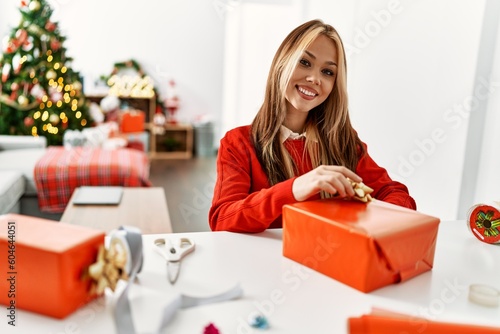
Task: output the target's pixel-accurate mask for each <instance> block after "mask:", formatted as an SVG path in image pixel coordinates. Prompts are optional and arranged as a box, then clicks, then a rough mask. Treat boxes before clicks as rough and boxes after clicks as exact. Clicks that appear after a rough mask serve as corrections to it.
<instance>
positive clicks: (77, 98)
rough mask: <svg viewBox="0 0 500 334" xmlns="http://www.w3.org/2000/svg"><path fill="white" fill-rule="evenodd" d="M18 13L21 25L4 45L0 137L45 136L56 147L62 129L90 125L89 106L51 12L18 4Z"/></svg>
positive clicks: (36, 1) (35, 1)
mask: <svg viewBox="0 0 500 334" xmlns="http://www.w3.org/2000/svg"><path fill="white" fill-rule="evenodd" d="M19 11H20V13H21V22H20V23H19V25H18V26H17V27H15V28H14V29H12V31H11V33H10V35H9V36H6V37H5V38H4V39H3V41H2V54H1V55H0V70H1V73H2V77H1V81H0V88H1V94H0V133H1V134H9V135H33V136H45V137H47V142H48V143H49V144H50V145H60V144H61V143H62V137H63V134H64V131H65V130H66V129H82V128H84V127H87V126H90V125H91V124H92V120H91V118H90V114H89V111H88V110H89V106H88V103H87V102H86V99H85V97H84V95H83V93H82V84H81V82H80V78H79V74H78V72H75V71H73V70H72V69H71V67H70V66H69V65H70V63H71V60H72V58H70V57H67V56H66V49H65V48H64V46H63V43H64V41H65V37H63V36H62V35H61V34H60V32H59V28H58V24H57V23H56V22H53V21H51V20H50V17H51V15H52V9H51V8H50V6H49V5H48V4H47V2H46V1H45V0H31V1H29V0H22V1H21V7H20V8H19Z"/></svg>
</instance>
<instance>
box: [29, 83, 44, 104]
mask: <svg viewBox="0 0 500 334" xmlns="http://www.w3.org/2000/svg"><path fill="white" fill-rule="evenodd" d="M30 94H31V96H33V97H34V98H35V99H37V100H42V97H43V96H44V95H45V90H44V89H43V88H42V86H40V85H39V84H36V85H34V86H33V88H31V91H30Z"/></svg>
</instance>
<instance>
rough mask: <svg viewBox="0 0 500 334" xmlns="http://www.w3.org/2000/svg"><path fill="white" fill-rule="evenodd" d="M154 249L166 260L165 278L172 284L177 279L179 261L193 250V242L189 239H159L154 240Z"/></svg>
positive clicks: (179, 266) (179, 267)
mask: <svg viewBox="0 0 500 334" xmlns="http://www.w3.org/2000/svg"><path fill="white" fill-rule="evenodd" d="M155 249H156V251H157V252H158V253H160V255H161V256H163V257H164V258H165V260H167V277H168V280H169V281H170V283H171V284H174V283H175V282H176V281H177V277H179V271H180V269H181V260H182V259H183V258H184V256H186V255H187V254H189V253H191V252H192V251H193V250H194V241H193V240H191V239H189V238H177V239H175V240H174V241H173V242H172V240H170V239H165V238H160V239H156V240H155Z"/></svg>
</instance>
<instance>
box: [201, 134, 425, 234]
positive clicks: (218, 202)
mask: <svg viewBox="0 0 500 334" xmlns="http://www.w3.org/2000/svg"><path fill="white" fill-rule="evenodd" d="M284 144H285V147H286V148H287V150H288V151H289V152H290V154H291V156H292V159H293V160H294V161H295V163H296V164H297V166H298V169H299V174H300V175H302V174H304V173H307V172H309V171H310V170H311V169H312V166H311V162H310V159H309V158H308V155H307V154H305V155H304V154H303V153H304V140H301V139H297V140H292V139H287V140H286V141H285V143H284ZM363 145H365V144H363ZM365 149H366V145H365ZM303 157H305V159H304V158H303ZM355 173H356V174H358V175H359V176H360V177H361V178H362V179H363V183H364V184H366V185H367V186H369V187H371V188H373V190H374V192H373V193H372V196H373V197H374V198H376V199H379V200H382V201H386V202H389V203H393V204H396V205H400V206H404V207H407V208H411V209H416V204H415V201H414V200H413V198H412V197H410V195H409V194H408V189H407V188H406V186H405V185H403V184H401V183H399V182H395V181H393V180H391V178H390V177H389V175H388V174H387V171H386V170H385V169H384V168H382V167H379V166H378V165H377V164H376V163H375V161H373V160H372V158H370V156H369V155H368V152H366V153H365V154H364V155H363V156H362V157H361V158H360V159H359V162H358V165H357V167H356V171H355ZM300 175H297V176H295V177H293V178H291V179H289V180H286V181H283V182H280V183H278V184H276V185H274V186H272V187H270V186H269V181H268V179H267V176H266V173H265V172H264V170H263V169H262V166H261V165H260V162H259V160H258V158H257V155H256V153H255V149H254V147H253V144H252V140H251V135H250V126H248V125H247V126H242V127H238V128H236V129H233V130H231V131H229V132H227V133H226V136H225V137H224V138H222V139H221V141H220V148H219V154H218V157H217V182H216V184H215V189H214V197H213V200H212V207H211V208H210V212H209V223H210V228H211V229H212V230H214V231H232V232H248V233H256V232H262V231H264V230H265V229H267V228H280V227H282V224H281V211H282V207H283V205H285V204H291V203H295V202H297V201H296V200H295V198H294V196H293V194H292V184H293V182H294V180H295V179H296V178H297V177H298V176H300ZM319 198H320V195H319V194H317V195H315V196H313V197H311V198H310V199H319Z"/></svg>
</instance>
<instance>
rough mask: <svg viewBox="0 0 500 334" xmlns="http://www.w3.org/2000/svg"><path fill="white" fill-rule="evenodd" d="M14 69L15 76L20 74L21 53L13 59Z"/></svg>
mask: <svg viewBox="0 0 500 334" xmlns="http://www.w3.org/2000/svg"><path fill="white" fill-rule="evenodd" d="M12 68H13V69H14V74H19V71H21V55H20V54H19V53H16V54H15V55H14V57H12Z"/></svg>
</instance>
